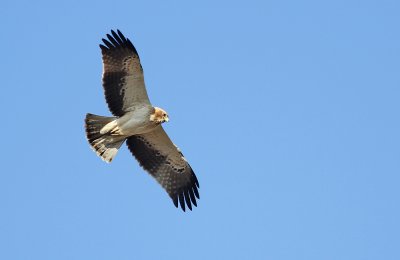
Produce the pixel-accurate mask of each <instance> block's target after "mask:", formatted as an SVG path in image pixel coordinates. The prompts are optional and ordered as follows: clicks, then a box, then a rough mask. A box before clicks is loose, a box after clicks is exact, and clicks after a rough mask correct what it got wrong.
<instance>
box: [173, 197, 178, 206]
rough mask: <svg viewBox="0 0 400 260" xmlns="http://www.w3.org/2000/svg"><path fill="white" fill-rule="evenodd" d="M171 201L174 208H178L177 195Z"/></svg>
mask: <svg viewBox="0 0 400 260" xmlns="http://www.w3.org/2000/svg"><path fill="white" fill-rule="evenodd" d="M172 201H173V202H174V205H175V208H178V196H175V197H174V198H173V199H172Z"/></svg>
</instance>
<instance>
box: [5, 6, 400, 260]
mask: <svg viewBox="0 0 400 260" xmlns="http://www.w3.org/2000/svg"><path fill="white" fill-rule="evenodd" d="M1 5H2V7H1V9H0V24H1V25H0V26H1V41H0V53H1V62H0V71H1V90H2V94H1V95H0V106H1V111H2V114H1V117H2V118H1V122H2V123H1V128H0V129H1V130H0V133H1V136H2V145H1V147H2V149H1V152H0V153H1V162H2V167H1V175H0V178H1V179H0V205H1V212H0V213H1V214H0V247H1V250H0V258H1V259H40V260H43V259H52V260H53V259H57V260H63V259H68V260H70V259H99V260H101V259H307V260H310V259H316V260H317V259H318V260H320V259H324V260H326V259H335V260H336V259H349V260H350V259H351V260H355V259H363V260H364V259H385V260H390V259H396V260H397V259H400V246H399V245H400V224H399V219H400V209H399V199H400V191H399V184H400V177H399V174H400V138H399V133H400V123H399V112H400V104H399V103H400V102H399V98H400V74H399V70H400V59H399V58H400V34H399V24H400V16H399V13H400V3H399V1H394V0H393V1H386V0H379V1H378V0H376V1H368V0H367V1H355V0H353V1H352V0H350V1H349V0H346V1H344V0H335V1H311V0H306V1H294V0H287V1H259V2H257V1H240V2H235V1H218V2H217V1H197V2H194V1H191V2H189V1H146V2H145V1H141V2H137V1H102V0H101V1H92V2H90V1H87V2H84V1H65V2H63V1H10V0H6V1H3V2H2V4H1ZM111 29H120V30H121V31H122V32H123V33H124V34H125V35H126V36H127V37H129V38H130V39H131V40H132V41H133V43H134V44H135V46H136V47H137V49H138V51H139V54H140V56H141V60H142V65H143V67H144V71H145V80H146V84H147V88H148V92H149V95H150V98H151V101H152V102H153V104H154V105H157V106H160V107H162V108H164V109H166V110H167V111H168V113H169V115H170V119H171V121H170V122H169V123H167V124H166V125H165V128H166V130H167V132H168V133H169V135H170V136H171V138H172V139H173V141H174V142H175V143H176V144H177V145H178V146H179V147H180V148H181V149H182V151H183V153H184V154H185V155H186V157H187V158H188V160H189V161H190V163H191V165H192V166H193V168H194V170H195V172H196V173H197V176H198V178H199V181H200V195H201V199H200V201H199V207H198V208H195V209H194V211H193V212H186V213H183V212H182V211H181V210H180V209H176V208H175V207H174V206H173V204H172V201H171V200H170V198H169V197H168V196H167V195H166V193H165V192H164V191H163V190H162V189H161V188H160V186H159V185H158V184H157V183H156V182H155V181H154V180H153V179H152V178H151V177H150V176H148V175H147V174H146V173H145V172H144V171H143V170H142V169H141V168H140V167H139V166H138V163H137V162H136V161H135V159H133V158H132V156H131V155H130V153H129V151H128V150H127V149H126V147H125V146H123V148H122V150H121V151H120V152H119V154H118V156H117V157H116V159H115V160H114V161H113V162H112V163H111V164H105V163H104V162H102V161H101V160H100V159H99V158H98V157H97V156H96V155H95V154H94V153H93V152H92V151H91V149H90V148H89V145H88V144H87V142H86V139H85V134H84V129H83V119H84V115H85V113H87V112H91V113H95V114H100V115H109V114H110V113H109V111H108V109H107V106H106V103H105V101H104V97H103V90H102V87H101V72H102V65H101V56H100V49H99V47H98V44H99V43H100V40H101V38H102V37H104V36H105V34H106V33H109V31H110V30H111Z"/></svg>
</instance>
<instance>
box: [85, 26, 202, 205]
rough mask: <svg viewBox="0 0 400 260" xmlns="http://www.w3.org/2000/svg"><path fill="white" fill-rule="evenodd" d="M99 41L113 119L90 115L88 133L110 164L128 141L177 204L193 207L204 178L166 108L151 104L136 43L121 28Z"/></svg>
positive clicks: (131, 149) (89, 138) (104, 85)
mask: <svg viewBox="0 0 400 260" xmlns="http://www.w3.org/2000/svg"><path fill="white" fill-rule="evenodd" d="M102 41H103V44H100V49H101V54H102V58H103V88H104V95H105V98H106V102H107V104H108V108H109V110H110V112H111V113H112V114H113V115H114V116H113V117H106V116H98V115H94V114H89V113H88V114H86V118H85V130H86V137H87V140H88V142H89V144H90V146H91V147H92V148H93V150H94V151H95V152H96V154H97V155H98V156H100V157H101V159H103V160H104V161H106V162H108V163H110V162H111V161H112V160H113V159H114V157H115V155H116V154H117V152H118V149H119V148H120V147H121V145H122V144H123V143H124V142H125V141H126V145H127V146H128V149H129V150H130V151H131V153H132V155H133V156H135V157H136V159H137V161H138V162H139V164H140V165H141V166H142V167H143V169H144V170H146V171H147V172H148V173H149V174H150V175H151V176H153V177H154V178H155V179H156V180H157V182H159V184H160V185H161V186H162V187H163V188H164V189H165V190H166V192H167V193H168V195H169V196H170V197H171V199H172V201H173V203H174V205H175V207H178V205H180V207H181V208H182V210H183V211H185V204H186V205H187V207H188V208H189V209H190V210H192V204H193V205H194V206H196V207H197V202H196V198H197V199H199V198H200V196H199V192H198V188H199V182H198V180H197V177H196V175H195V174H194V172H193V170H192V168H191V167H190V165H189V163H188V162H187V160H186V159H185V157H184V156H183V154H182V152H181V151H180V150H179V148H178V147H177V146H176V145H175V144H174V143H173V142H172V141H171V139H170V138H169V137H168V135H167V133H166V132H165V131H164V129H163V127H162V126H161V124H162V123H164V122H168V121H169V118H168V114H167V112H165V110H163V109H161V108H159V107H155V106H152V104H151V103H150V100H149V97H148V95H147V91H146V87H145V84H144V75H143V68H142V65H141V64H140V59H139V55H138V53H137V51H136V48H135V47H134V46H133V44H132V42H131V41H130V40H129V39H128V38H125V36H124V35H123V34H122V33H121V32H120V31H119V30H117V32H115V31H113V30H112V31H111V34H107V39H102Z"/></svg>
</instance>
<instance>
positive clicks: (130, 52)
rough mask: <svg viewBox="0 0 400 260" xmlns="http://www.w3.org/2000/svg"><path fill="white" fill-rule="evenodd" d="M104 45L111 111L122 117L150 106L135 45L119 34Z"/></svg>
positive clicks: (102, 48) (107, 97)
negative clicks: (140, 107)
mask: <svg viewBox="0 0 400 260" xmlns="http://www.w3.org/2000/svg"><path fill="white" fill-rule="evenodd" d="M111 34H112V35H110V34H107V38H108V40H106V39H102V40H103V43H104V45H103V44H100V48H101V53H102V55H103V87H104V94H105V96H106V101H107V104H108V108H109V109H110V111H111V113H112V114H113V115H114V116H122V115H124V114H125V113H126V112H128V111H132V110H134V109H135V106H140V105H142V104H150V101H149V97H148V96H147V92H146V87H145V84H144V76H143V69H142V66H141V65H140V59H139V55H138V53H137V51H136V49H135V47H134V46H133V44H132V42H131V41H130V40H129V39H127V38H125V36H124V35H123V34H122V33H121V32H120V31H119V30H117V33H116V32H114V31H111Z"/></svg>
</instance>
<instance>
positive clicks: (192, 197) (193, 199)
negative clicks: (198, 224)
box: [189, 189, 197, 207]
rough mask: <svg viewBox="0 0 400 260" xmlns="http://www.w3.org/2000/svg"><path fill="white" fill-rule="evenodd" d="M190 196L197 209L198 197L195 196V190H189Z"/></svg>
mask: <svg viewBox="0 0 400 260" xmlns="http://www.w3.org/2000/svg"><path fill="white" fill-rule="evenodd" d="M189 195H190V200H191V201H192V203H193V205H194V206H195V207H197V202H196V197H195V196H194V193H193V189H189Z"/></svg>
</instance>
